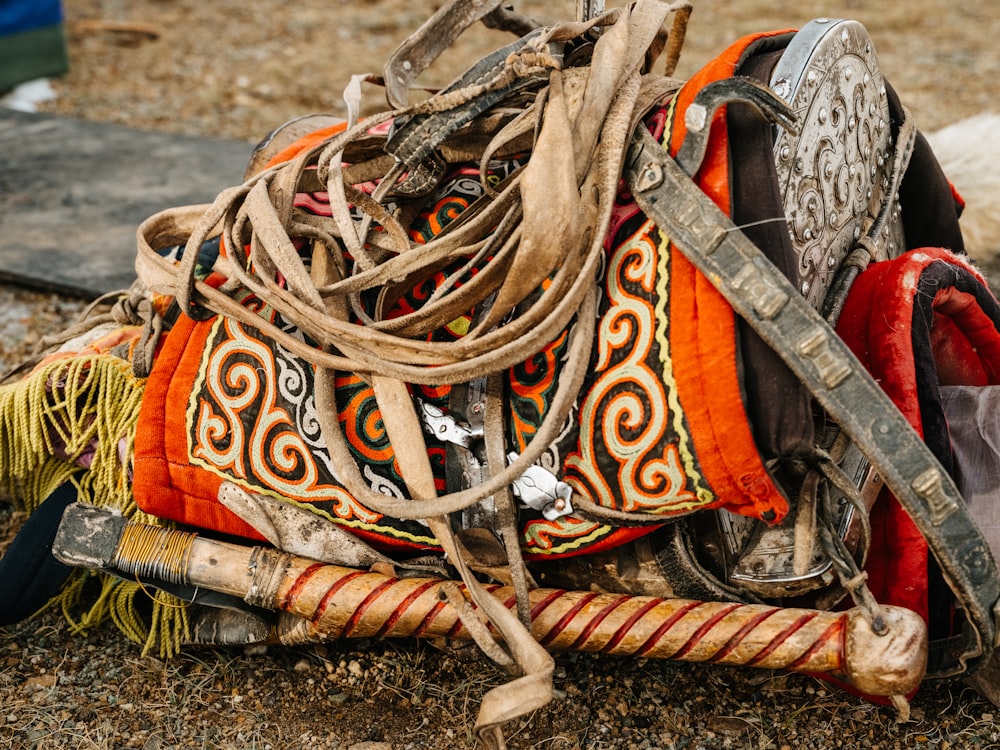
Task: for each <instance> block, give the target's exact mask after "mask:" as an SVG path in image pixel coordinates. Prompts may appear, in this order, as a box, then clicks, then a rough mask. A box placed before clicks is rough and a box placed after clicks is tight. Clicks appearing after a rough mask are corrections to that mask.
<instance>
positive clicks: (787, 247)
mask: <svg viewBox="0 0 1000 750" xmlns="http://www.w3.org/2000/svg"><path fill="white" fill-rule="evenodd" d="M781 39H783V40H784V41H785V42H786V43H787V39H785V38H784V37H782V38H781ZM769 41H771V42H772V44H773V41H774V40H769ZM770 46H771V45H768V46H767V47H765V48H764V50H765V52H764V54H754V55H750V56H749V57H747V58H746V59H745V60H744V62H743V63H742V64H741V65H740V67H739V68H738V69H737V71H736V74H737V75H743V76H748V77H750V78H754V79H756V80H758V81H761V82H763V83H766V82H767V81H768V80H769V79H770V77H771V70H772V69H773V68H774V66H775V64H776V63H777V62H778V59H779V58H780V57H781V54H782V52H783V49H779V50H777V51H772V50H771V49H769V47H770ZM727 122H728V127H729V151H730V194H731V195H732V217H733V223H735V224H736V226H738V227H742V231H743V234H745V235H746V236H747V238H748V239H750V241H751V242H753V243H754V244H755V245H756V246H757V247H759V248H760V249H761V251H762V252H763V253H764V255H765V256H767V258H768V260H770V261H771V262H772V263H774V265H775V266H777V267H778V269H779V270H780V271H781V272H782V273H783V274H784V275H785V276H786V277H787V278H788V279H790V280H791V281H792V283H793V284H795V285H796V286H798V272H797V270H796V268H797V263H796V257H795V248H794V247H793V246H792V239H791V236H790V235H789V233H788V226H787V224H786V223H785V222H784V221H768V219H774V218H775V217H784V215H785V210H784V206H783V203H782V198H781V193H780V191H779V189H778V174H777V170H776V168H775V166H774V158H773V156H772V153H773V150H774V129H773V127H772V125H771V124H770V123H769V122H767V121H766V120H764V118H762V117H761V116H760V114H758V113H757V111H756V110H754V109H752V108H751V107H749V106H748V105H744V104H731V105H729V107H728V109H727ZM737 321H738V322H737V326H738V328H737V331H738V333H739V342H740V357H741V361H742V366H743V390H744V398H745V406H746V410H747V416H748V417H749V418H750V423H751V425H753V430H754V432H753V435H754V441H755V442H756V445H757V450H758V451H760V453H761V456H762V457H763V458H764V460H765V461H766V460H770V459H772V458H778V457H781V456H794V455H797V454H801V453H805V452H808V451H809V450H811V449H812V445H813V437H814V435H813V432H814V430H813V417H812V397H811V396H810V394H809V389H808V388H806V387H805V386H804V385H803V384H802V383H801V381H799V379H798V378H797V377H796V376H795V374H794V373H793V372H792V371H791V370H789V369H788V367H787V366H786V365H785V363H784V362H783V361H782V360H781V358H780V357H779V356H778V355H777V354H776V353H775V352H774V351H773V350H772V349H771V347H770V346H768V345H767V344H766V343H764V341H763V340H762V339H761V338H760V336H758V335H757V334H756V333H755V332H754V330H753V329H752V328H751V327H750V326H749V325H748V324H747V322H746V321H745V320H743V319H742V318H738V319H737Z"/></svg>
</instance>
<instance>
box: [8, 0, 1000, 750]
mask: <svg viewBox="0 0 1000 750" xmlns="http://www.w3.org/2000/svg"><path fill="white" fill-rule="evenodd" d="M65 5H66V13H67V28H68V37H69V42H70V55H71V61H72V70H71V72H70V73H69V74H68V75H67V76H66V77H65V78H64V79H62V80H60V81H57V82H55V84H54V85H55V86H56V88H57V91H58V98H57V99H56V100H55V101H54V102H52V103H50V104H49V105H48V107H49V109H51V110H52V111H55V112H59V113H62V114H67V115H72V116H78V117H83V118H87V119H91V120H95V121H104V122H116V123H121V124H125V125H130V126H134V127H140V128H150V129H161V130H171V131H177V132H184V133H189V134H195V135H197V134H201V135H223V136H228V137H232V138H238V139H244V140H248V141H255V140H256V139H258V138H259V137H261V136H262V135H263V134H264V133H266V132H267V131H268V130H270V129H271V128H272V127H274V126H275V125H277V124H279V123H281V122H283V121H284V120H286V119H288V118H290V117H294V116H297V115H300V114H304V113H307V112H313V111H331V112H341V113H342V106H341V104H340V103H339V102H340V99H339V92H340V91H341V90H342V88H343V86H344V85H345V84H346V82H347V79H348V76H349V75H350V74H352V73H358V72H365V71H375V70H377V69H378V67H379V65H380V63H381V61H382V60H383V59H384V58H385V56H386V54H387V53H388V52H389V51H390V50H391V49H392V47H393V46H394V44H395V43H397V42H398V41H399V40H400V39H401V38H402V37H403V36H404V35H405V33H406V31H407V30H409V29H412V28H413V27H414V26H416V25H417V24H418V23H419V22H420V21H421V20H422V19H423V18H425V17H426V16H427V15H429V13H430V11H431V10H432V4H431V3H429V2H420V1H419V0H418V1H417V2H409V3H404V2H402V0H361V1H360V2H358V1H357V0H354V1H353V2H348V1H347V0H322V1H321V0H299V1H298V2H296V3H294V4H287V3H283V2H278V0H255V2H254V3H253V4H246V3H244V2H242V0H214V1H213V2H210V3H205V2H197V1H196V0H134V1H133V2H125V0H67V2H66V3H65ZM517 6H518V8H519V9H522V10H525V11H526V12H528V13H531V14H534V15H536V16H538V17H543V18H544V17H548V18H553V17H568V16H569V15H570V14H571V12H572V3H571V2H568V1H566V0H562V1H560V2H548V3H546V2H541V0H534V1H533V2H522V3H518V4H517ZM820 15H831V16H843V15H847V16H852V17H856V18H858V19H859V20H861V21H863V22H864V23H865V24H866V25H867V26H868V28H869V30H870V32H871V34H872V36H873V38H874V40H875V43H876V47H877V48H878V50H879V51H880V53H881V59H882V67H883V69H884V70H885V71H886V75H887V77H888V78H889V79H890V80H891V81H892V82H893V83H894V85H895V86H896V88H897V89H898V90H899V92H900V93H901V96H902V98H903V100H904V101H905V102H907V103H908V104H909V106H910V107H911V109H912V110H913V111H914V112H915V114H916V116H917V119H918V122H919V123H920V124H921V126H922V127H923V128H924V129H926V130H930V129H936V128H938V127H941V126H943V125H946V124H948V123H950V122H953V121H955V120H957V119H959V118H962V117H965V116H968V115H972V114H975V113H977V112H979V111H983V110H988V109H992V108H993V107H994V101H995V98H996V91H997V87H996V84H995V81H996V80H998V73H1000V53H998V51H997V48H996V47H995V44H994V40H993V39H992V37H991V36H990V29H991V28H992V26H993V24H992V23H991V20H992V19H994V18H995V16H996V15H997V10H996V6H995V4H994V3H993V2H992V0H966V2H963V3H960V4H956V5H954V6H953V7H946V6H944V5H943V4H941V3H939V2H931V1H930V0H911V1H910V2H907V3H897V2H894V1H892V0H877V1H865V0H841V2H838V3H836V4H834V3H832V2H814V1H801V0H789V1H787V2H785V1H781V0H779V1H770V0H748V1H746V2H741V3H738V4H737V3H732V2H726V1H725V0H707V1H706V0H697V2H696V8H695V14H694V17H693V19H692V23H691V27H690V31H689V40H688V44H687V45H686V48H685V49H686V51H685V57H684V59H683V67H682V72H684V73H690V72H691V71H693V70H694V69H696V68H697V66H698V65H700V64H701V63H703V62H704V61H705V60H706V59H708V57H709V56H710V55H711V54H712V53H713V52H716V51H718V50H719V49H721V48H722V47H723V46H724V45H725V44H727V43H728V42H730V41H731V40H733V39H734V38H736V36H738V35H739V34H742V33H746V32H749V31H753V30H759V29H768V28H779V27H785V26H797V25H800V24H801V23H802V22H804V21H805V20H807V19H809V18H811V17H815V16H820ZM123 22H125V23H126V25H131V27H132V28H131V30H121V28H122V27H120V26H116V25H117V24H121V23H123ZM501 41H503V37H498V36H496V35H493V34H488V33H476V34H473V35H472V36H470V37H469V39H467V40H465V41H463V42H462V43H461V44H460V45H459V49H457V50H456V51H454V52H453V53H450V54H449V56H448V57H446V58H445V59H444V60H442V62H441V63H440V65H439V66H438V67H439V69H440V70H442V71H447V72H443V73H440V74H438V76H439V77H438V78H437V79H434V80H438V81H441V80H444V79H446V78H447V77H448V73H452V72H454V71H456V70H458V69H459V66H460V65H461V64H462V63H463V62H466V61H468V60H469V59H471V58H472V57H474V56H475V55H476V53H477V51H482V50H483V49H485V48H486V47H487V46H489V47H490V48H492V47H493V46H496V44H497V43H499V42H501ZM432 79H433V77H432ZM370 101H371V102H372V105H371V106H372V107H373V108H378V107H380V104H381V102H380V100H379V98H378V95H377V94H374V95H372V97H370ZM238 177H239V176H238V175H234V179H238ZM82 306H83V303H82V302H80V301H78V300H70V299H66V298H60V297H56V296H52V295H41V294H36V293H33V292H28V291H25V290H20V289H16V288H13V287H5V286H0V371H2V370H4V369H5V368H6V367H7V366H10V365H13V364H14V363H16V362H17V361H19V360H20V359H21V358H22V357H23V356H25V355H26V354H27V353H28V352H29V351H30V349H31V347H32V346H33V345H34V342H35V341H37V339H38V337H39V336H41V335H44V334H46V333H51V332H54V331H56V330H58V329H59V328H61V327H63V326H64V325H65V324H66V323H68V322H69V320H70V319H71V318H72V317H73V316H74V315H75V314H76V313H77V312H79V310H80V309H81V308H82ZM20 520H21V519H20V517H19V515H18V514H17V513H15V512H14V511H13V510H12V509H11V508H10V506H4V505H3V504H0V549H2V547H3V540H4V539H5V538H9V535H10V533H11V532H12V530H13V529H15V528H16V527H17V525H18V523H19V522H20ZM503 679H504V676H503V675H502V674H501V673H500V672H499V671H497V670H495V669H493V668H492V667H491V666H490V665H489V664H488V663H487V662H486V661H485V660H484V659H482V658H480V657H479V656H478V655H477V654H476V653H475V652H474V651H473V650H472V649H461V650H458V651H454V650H448V651H440V650H437V649H435V648H434V647H432V646H431V645H430V644H426V643H413V642H391V643H390V642H368V641H352V642H344V643H332V644H328V645H326V646H323V647H310V648H282V649H271V650H270V651H268V652H267V653H259V652H254V653H245V652H243V651H239V650H217V649H213V650H196V651H190V652H185V653H184V654H182V655H181V656H179V657H177V658H175V659H172V660H170V661H169V662H162V661H159V660H157V659H155V658H152V657H148V656H146V657H144V656H142V655H141V654H140V653H139V649H138V647H137V646H135V645H133V644H131V643H129V642H128V641H126V640H125V639H124V638H123V637H122V636H121V635H120V634H119V633H118V632H117V631H116V630H115V629H114V628H111V627H107V628H103V629H99V630H97V631H95V632H92V633H90V634H88V635H87V636H86V637H83V636H80V635H77V634H74V633H72V632H70V631H69V629H68V628H67V626H66V625H65V624H64V623H63V621H62V620H61V618H60V617H58V616H57V615H56V614H53V613H47V614H44V615H42V616H39V617H37V618H35V619H33V620H31V621H30V622H27V623H22V624H20V625H18V626H16V627H12V628H8V629H5V630H0V748H6V747H10V748H15V749H17V750H22V749H24V750H27V749H28V748H33V749H37V750H45V749H46V748H64V747H71V748H86V749H88V750H89V749H91V748H93V749H95V750H114V749H117V748H126V747H128V748H142V749H143V750H158V749H165V748H175V747H196V748H274V749H275V750H278V749H279V748H289V749H294V748H303V750H304V749H305V748H309V749H310V750H313V749H316V750H321V749H322V748H345V749H346V748H353V750H405V749H406V748H414V749H416V748H453V747H454V748H462V747H468V746H469V745H470V742H471V738H470V735H469V728H470V727H471V724H472V720H473V717H474V715H475V708H476V706H477V704H478V701H479V699H480V697H481V696H482V694H483V693H484V692H485V691H486V690H487V689H488V688H489V687H491V686H492V685H495V684H497V683H498V682H500V681H502V680H503ZM556 687H557V688H558V690H559V698H558V699H557V700H556V701H554V702H553V703H552V704H551V705H550V706H549V707H548V708H546V709H544V710H542V711H538V712H536V713H535V714H534V715H532V716H531V717H529V718H528V719H526V720H525V721H523V722H520V723H518V724H515V725H514V726H511V727H510V728H509V730H510V731H509V732H508V738H509V744H510V746H511V747H512V748H539V749H545V750H569V749H570V748H685V747H690V748H728V747H736V748H742V747H754V748H757V747H760V748H785V747H787V748H793V747H795V748H798V747H815V748H830V747H872V748H898V747H919V746H934V747H942V748H949V747H951V748H960V747H970V748H971V747H984V746H990V745H995V744H998V743H1000V728H998V726H997V723H996V722H995V720H994V708H993V707H992V706H991V705H990V704H988V703H986V702H984V701H982V700H981V699H979V698H978V697H977V696H976V695H975V694H974V693H973V692H972V691H971V690H968V689H965V688H963V686H962V685H961V684H936V685H928V686H927V687H926V688H925V689H923V690H922V691H921V693H920V694H919V695H918V696H917V698H916V699H915V701H914V703H913V715H912V721H911V722H909V723H906V724H899V723H897V722H896V721H895V715H894V712H893V711H891V710H889V709H886V708H882V707H878V706H873V705H870V704H867V703H864V702H862V701H860V700H857V699H855V698H852V697H850V696H846V695H844V694H842V693H840V692H837V691H835V690H833V689H831V688H829V687H828V686H826V685H824V684H823V683H821V682H819V681H817V680H814V679H811V678H808V677H804V676H800V675H784V674H773V673H770V672H759V671H758V672H755V671H750V670H733V669H725V668H714V667H713V668H708V667H698V666H692V665H684V664H675V663H669V662H652V661H647V660H641V659H640V660H636V659H614V658H598V657H593V656H590V655H564V656H560V657H558V659H557V673H556Z"/></svg>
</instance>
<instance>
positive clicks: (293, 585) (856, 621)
mask: <svg viewBox="0 0 1000 750" xmlns="http://www.w3.org/2000/svg"><path fill="white" fill-rule="evenodd" d="M53 552H54V554H55V555H56V557H57V558H59V559H61V560H63V562H67V563H69V564H72V565H77V566H82V567H90V568H102V569H105V570H115V571H116V572H118V573H119V574H121V575H125V576H132V575H139V574H141V575H143V576H145V577H147V578H158V579H160V580H169V581H174V582H182V583H187V584H190V585H193V586H198V587H202V588H207V589H211V590H213V591H219V592H222V593H227V594H231V595H235V596H238V597H240V598H242V599H244V600H245V601H247V602H248V603H250V604H253V605H255V606H260V607H264V608H266V609H272V610H280V611H284V612H288V613H291V614H294V615H296V616H298V618H300V619H299V620H298V621H296V622H295V624H294V625H293V626H292V627H290V628H288V629H287V630H286V631H285V632H283V633H279V637H280V639H281V640H283V641H285V642H290V643H292V642H301V641H303V640H332V639H336V638H369V637H379V638H387V637H410V638H429V637H445V638H454V639H468V638H469V637H470V636H469V633H468V631H467V630H466V628H465V627H464V626H463V624H462V622H461V620H460V618H459V614H458V611H457V609H456V608H455V607H454V606H452V605H451V604H450V603H449V602H448V601H447V600H446V597H445V595H444V594H445V590H446V587H457V589H459V590H463V587H462V586H461V584H459V583H456V582H455V581H449V580H445V579H441V578H402V579H401V578H396V577H393V576H390V575H385V574H382V573H377V572H367V571H362V570H356V569H353V568H346V567H342V566H339V565H330V564H326V563H319V562H315V561H313V560H308V559H305V558H302V557H296V556H294V555H289V554H287V553H285V552H280V551H278V550H274V549H265V548H262V547H244V546H241V545H236V544H229V543H225V542H219V541H215V540H211V539H205V538H202V537H199V536H197V535H196V534H188V533H183V532H177V531H169V530H166V529H161V528H159V527H155V526H148V525H144V524H138V523H134V522H131V521H126V520H125V519H123V518H122V517H121V516H114V515H112V514H110V513H108V512H107V511H101V510H99V509H96V508H92V507H89V506H80V505H74V506H71V507H70V508H69V509H68V510H67V512H66V515H65V516H64V518H63V523H62V525H61V527H60V530H59V534H58V535H57V537H56V541H55V544H54V545H53ZM487 589H488V591H489V593H490V594H491V595H492V596H493V597H495V598H496V599H498V600H499V601H500V602H501V603H503V605H504V606H506V607H507V608H508V609H512V608H513V607H514V606H515V595H514V590H513V588H512V587H508V586H491V587H487ZM530 602H531V631H532V635H533V636H534V637H535V639H536V640H537V641H538V642H539V643H540V644H541V645H542V646H544V647H545V648H546V649H548V650H550V651H565V650H574V651H591V652H600V653H607V654H631V655H636V656H645V657H653V658H662V659H679V660H683V661H691V662H711V663H718V664H730V665H744V666H751V667H764V668H768V669H788V670H792V671H797V672H807V673H823V674H831V675H835V676H837V677H839V678H841V679H843V680H845V681H846V682H848V683H850V684H851V685H853V686H854V687H855V688H857V689H858V690H859V691H861V692H863V693H866V694H868V695H879V696H898V695H905V694H908V693H910V692H912V691H913V690H915V689H916V687H917V686H918V685H919V683H920V681H921V679H922V678H923V676H924V672H925V670H926V666H927V629H926V627H925V625H924V622H923V620H922V619H921V618H920V617H919V616H918V615H917V614H916V613H914V612H912V611H910V610H907V609H904V608H902V607H893V606H885V607H883V608H882V611H883V615H884V617H885V620H886V623H887V625H888V632H887V633H886V634H885V635H881V636H880V635H877V634H875V633H874V632H873V631H872V630H871V628H870V627H869V625H868V623H867V621H866V620H865V617H864V615H863V614H862V613H861V611H860V610H858V609H851V610H847V611H845V612H825V611H820V610H812V609H793V608H782V607H770V606H765V605H757V604H737V603H732V602H699V601H693V600H688V599H660V598H656V597H649V596H628V595H624V594H599V593H594V592H585V591H564V590H559V589H534V590H533V591H531V593H530Z"/></svg>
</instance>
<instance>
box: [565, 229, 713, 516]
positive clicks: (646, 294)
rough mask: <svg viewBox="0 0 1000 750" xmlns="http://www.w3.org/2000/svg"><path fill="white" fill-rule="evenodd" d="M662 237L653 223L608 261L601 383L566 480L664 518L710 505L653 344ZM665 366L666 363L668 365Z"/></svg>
mask: <svg viewBox="0 0 1000 750" xmlns="http://www.w3.org/2000/svg"><path fill="white" fill-rule="evenodd" d="M658 250H659V242H658V232H657V230H656V229H655V227H652V225H651V224H649V223H648V222H647V223H646V224H645V225H644V226H643V227H642V228H641V229H640V231H638V232H636V233H635V234H633V235H632V237H630V238H628V239H627V240H625V241H623V242H621V243H620V244H619V245H618V246H617V248H616V249H615V250H614V252H613V254H612V255H611V257H610V258H609V263H608V272H607V276H606V278H607V289H606V291H607V295H608V309H607V311H606V312H605V314H604V315H603V317H602V319H601V321H600V328H599V335H598V342H599V347H600V348H599V352H598V361H597V365H596V367H595V370H596V372H597V376H596V380H595V382H594V384H593V385H592V387H591V388H590V389H589V391H588V392H587V394H586V398H585V400H584V403H583V405H582V407H581V412H580V441H579V452H578V453H574V454H572V455H570V456H569V457H568V458H567V461H566V468H567V477H566V481H567V482H568V483H569V484H570V485H572V486H573V488H574V490H575V491H577V492H580V493H581V494H583V495H584V496H589V497H591V498H592V499H593V501H594V502H596V503H597V504H599V505H602V506H604V507H608V508H615V509H617V510H624V511H628V512H637V511H638V512H649V513H656V514H662V515H670V514H673V513H679V512H686V511H689V510H691V509H694V508H696V507H699V506H701V505H704V504H705V501H704V500H702V499H700V498H699V497H698V495H697V494H696V493H695V492H693V491H692V489H691V488H690V487H689V486H688V477H687V476H686V474H685V472H684V469H683V467H682V465H681V460H680V455H679V450H678V445H677V441H676V439H675V436H674V435H673V426H672V424H671V419H672V418H671V414H670V408H669V403H670V402H669V401H668V397H667V393H666V389H667V388H668V385H667V382H669V381H666V382H665V380H664V379H661V377H660V375H661V374H662V373H658V372H657V371H656V370H654V369H652V368H651V367H650V366H649V362H655V363H657V365H658V368H659V364H660V362H661V359H663V357H662V355H663V354H664V353H663V352H660V351H659V344H658V342H657V341H656V340H655V337H656V330H657V320H656V308H655V303H656V298H657V295H656V291H657V288H656V287H657V285H656V275H657V256H658ZM665 364H666V363H664V365H665Z"/></svg>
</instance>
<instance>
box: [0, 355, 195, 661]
mask: <svg viewBox="0 0 1000 750" xmlns="http://www.w3.org/2000/svg"><path fill="white" fill-rule="evenodd" d="M144 387H145V381H144V380H140V379H138V378H136V377H135V376H134V375H133V373H132V367H131V365H130V364H129V363H128V362H126V361H124V360H121V359H119V358H117V357H113V356H107V355H93V356H86V357H75V358H68V359H62V360H57V361H54V362H50V363H48V364H46V365H43V366H41V367H39V368H38V369H36V370H35V371H34V372H32V373H31V374H30V375H29V376H28V377H27V378H25V379H24V380H22V381H19V382H16V383H12V384H9V385H5V386H0V497H9V498H12V499H13V500H14V501H15V502H16V503H17V504H18V505H19V506H21V507H23V508H24V509H25V510H27V511H29V512H30V511H32V510H34V509H35V508H37V507H38V506H39V505H40V504H41V502H42V501H43V500H45V498H46V497H48V496H49V495H50V494H51V493H52V491H53V490H55V489H56V487H58V486H59V485H61V484H64V483H65V482H67V481H71V482H73V484H74V485H75V486H76V489H77V492H78V498H79V499H80V500H81V501H84V502H89V503H92V504H94V505H100V506H110V507H115V508H117V509H119V510H120V511H121V512H122V513H123V514H124V515H125V516H127V517H130V518H131V517H135V518H137V520H142V521H143V522H145V523H154V524H160V525H164V524H163V521H162V519H157V518H155V517H153V516H149V515H147V514H145V513H141V512H140V511H139V510H138V509H137V508H136V506H135V501H134V499H133V497H132V490H131V486H130V483H129V478H128V470H129V463H128V462H127V461H126V462H123V461H122V460H121V458H120V457H121V456H131V455H132V453H133V446H134V442H135V428H136V424H137V422H138V419H139V406H140V404H141V401H142V394H143V391H144ZM91 454H92V455H91ZM81 464H86V465H87V468H86V469H85V470H84V469H83V468H82V466H81ZM95 575H96V576H97V579H98V581H99V583H100V591H99V593H98V594H97V596H96V599H91V600H90V601H89V602H85V600H86V599H88V598H89V597H88V595H87V593H86V591H85V589H90V588H92V586H90V585H89V584H90V583H92V582H94V579H95ZM142 591H143V589H142V587H141V586H140V584H138V583H135V582H129V581H123V580H121V579H119V578H115V577H113V576H109V575H105V574H94V573H92V572H90V571H83V570H80V571H76V572H74V573H73V574H72V575H71V576H70V579H69V580H68V581H67V583H66V584H65V586H64V587H63V589H62V591H61V592H60V593H59V594H58V595H56V597H54V598H53V599H52V600H51V601H49V602H48V603H47V604H46V605H45V606H44V607H43V608H42V610H45V609H48V608H49V607H51V606H58V607H59V608H60V609H61V610H62V613H63V617H64V618H65V619H66V622H67V623H68V624H69V626H70V629H71V630H72V631H73V632H74V633H81V634H82V633H85V632H86V631H88V630H90V629H91V628H95V627H97V626H99V625H101V624H102V623H104V622H105V621H107V620H108V619H110V620H111V621H112V622H113V623H114V624H115V626H116V627H117V628H118V629H119V630H120V631H121V632H122V633H123V634H124V635H125V636H126V637H128V638H129V639H130V640H132V641H134V642H136V643H140V644H142V645H143V653H144V654H145V653H148V652H149V651H151V650H153V649H158V651H159V654H160V656H161V657H164V658H166V657H169V656H172V655H174V654H176V653H177V652H178V651H179V650H180V646H181V643H182V642H183V641H184V640H185V639H187V638H189V637H190V635H189V634H190V624H189V618H188V613H187V610H186V608H185V606H184V603H183V602H181V601H180V600H178V599H176V598H175V597H173V596H170V595H168V594H165V593H163V592H159V591H158V592H156V594H155V596H152V597H151V598H152V602H151V615H147V617H149V620H150V621H149V622H144V621H143V615H142V614H141V613H140V608H139V607H138V606H137V600H136V597H137V596H138V595H139V594H140V593H141V592H142ZM142 595H143V596H146V594H142ZM81 610H82V613H81ZM78 613H79V614H78Z"/></svg>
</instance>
